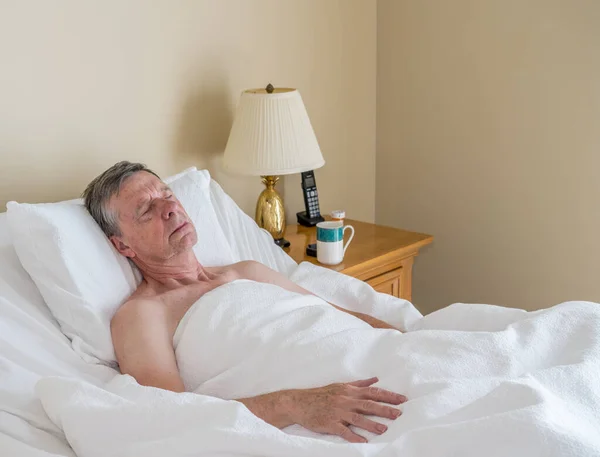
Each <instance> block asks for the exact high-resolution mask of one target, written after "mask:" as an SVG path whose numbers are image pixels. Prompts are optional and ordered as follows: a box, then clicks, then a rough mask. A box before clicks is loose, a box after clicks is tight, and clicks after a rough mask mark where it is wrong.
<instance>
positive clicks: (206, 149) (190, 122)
mask: <svg viewBox="0 0 600 457" xmlns="http://www.w3.org/2000/svg"><path fill="white" fill-rule="evenodd" d="M199 79H200V80H201V81H202V82H201V84H200V85H199V86H197V87H196V88H194V89H193V90H191V91H190V92H189V95H188V97H187V98H186V99H185V102H184V103H183V105H182V108H181V115H180V120H179V125H178V128H177V129H176V132H175V138H174V144H173V155H174V157H173V159H174V162H175V163H176V165H177V169H178V170H181V169H183V168H185V167H189V166H196V167H198V168H206V169H208V171H209V172H210V174H211V176H212V178H213V179H215V180H216V181H217V182H218V183H219V184H220V185H221V186H222V187H223V189H225V191H226V192H227V193H228V194H229V195H230V196H231V197H232V198H233V199H234V200H235V202H236V203H237V204H238V205H239V206H240V207H241V208H242V210H243V211H245V212H246V213H247V214H249V215H252V216H253V215H254V209H255V206H256V199H257V197H258V195H259V193H260V192H261V191H262V190H263V189H264V186H263V185H262V184H261V182H260V179H258V178H257V177H256V176H240V175H232V174H228V173H226V172H225V171H224V170H223V166H222V162H223V152H224V151H225V146H226V145H227V139H228V138H229V132H230V130H231V126H232V124H233V117H234V112H235V106H236V104H237V102H238V97H239V94H236V95H235V100H233V99H232V91H231V88H230V87H229V83H228V80H227V78H226V77H225V76H223V75H222V74H218V75H217V74H216V73H213V74H210V75H204V76H202V77H199ZM278 190H279V192H280V193H281V194H282V196H283V185H280V186H279V189H278Z"/></svg>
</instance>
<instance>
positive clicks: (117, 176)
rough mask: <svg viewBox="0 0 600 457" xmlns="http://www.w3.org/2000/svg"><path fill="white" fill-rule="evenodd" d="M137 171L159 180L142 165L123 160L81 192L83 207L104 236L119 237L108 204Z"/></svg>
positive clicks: (113, 215) (115, 221)
mask: <svg viewBox="0 0 600 457" xmlns="http://www.w3.org/2000/svg"><path fill="white" fill-rule="evenodd" d="M139 171H145V172H147V173H152V174H153V175H154V176H156V177H157V178H159V179H160V176H158V175H157V174H156V173H154V172H153V171H152V170H150V169H149V168H148V167H146V165H144V164H143V163H131V162H127V161H126V160H124V161H122V162H119V163H116V164H114V165H113V166H112V167H110V168H109V169H108V170H106V171H105V172H104V173H102V174H101V175H100V176H97V177H96V178H94V180H93V181H92V182H91V183H89V184H88V186H87V187H86V189H85V190H84V191H83V194H82V197H83V199H84V201H85V207H86V208H87V210H88V211H89V212H90V214H91V215H92V217H93V218H94V220H95V221H96V222H97V223H98V225H99V226H100V228H101V229H102V231H103V232H104V233H105V234H106V236H109V237H110V236H112V235H117V236H119V235H121V229H120V228H119V221H118V215H117V214H115V212H114V211H111V210H110V208H108V202H109V201H110V199H111V198H112V196H113V195H119V191H120V190H121V185H122V184H123V182H124V181H125V180H126V179H127V178H129V177H130V176H131V175H133V174H135V173H137V172H139Z"/></svg>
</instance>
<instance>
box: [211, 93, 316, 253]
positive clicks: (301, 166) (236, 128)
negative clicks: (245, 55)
mask: <svg viewBox="0 0 600 457" xmlns="http://www.w3.org/2000/svg"><path fill="white" fill-rule="evenodd" d="M324 164H325V160H323V155H322V154H321V149H319V143H318V142H317V137H316V136H315V132H314V131H313V128H312V126H311V124H310V120H309V119H308V114H307V113H306V109H305V108H304V103H303V102H302V97H300V92H298V91H297V90H296V89H290V88H283V87H278V88H275V87H273V86H272V85H271V84H269V85H268V86H267V87H266V88H265V89H249V90H245V91H244V92H242V95H241V97H240V102H239V104H238V106H237V110H236V113H235V117H234V120H233V125H232V127H231V132H230V133H229V139H228V140H227V146H226V147H225V156H224V158H223V167H224V169H225V170H226V171H228V172H231V173H237V174H243V175H251V176H261V177H262V182H263V183H264V185H265V186H266V189H265V190H263V191H262V193H261V194H260V195H259V197H258V201H257V203H256V216H255V218H256V223H257V224H258V225H259V227H262V228H264V229H266V230H267V231H268V232H269V233H270V234H271V235H272V236H273V239H274V240H275V243H276V244H277V245H278V246H281V247H286V246H289V244H290V243H289V241H287V240H285V238H284V237H283V236H284V234H285V211H284V207H283V199H282V198H281V195H279V193H278V192H277V191H276V190H275V183H277V181H278V180H279V176H280V175H289V174H292V173H301V172H303V171H308V170H314V169H315V168H319V167H322V166H323V165H324Z"/></svg>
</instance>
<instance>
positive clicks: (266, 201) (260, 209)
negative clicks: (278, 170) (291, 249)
mask: <svg viewBox="0 0 600 457" xmlns="http://www.w3.org/2000/svg"><path fill="white" fill-rule="evenodd" d="M261 179H262V182H263V184H264V185H265V187H266V189H265V190H263V191H262V192H261V193H260V195H259V196H258V201H257V202H256V216H255V220H256V223H257V224H258V226H259V227H261V228H264V229H265V230H266V231H267V232H269V233H270V234H271V236H272V237H273V240H274V241H275V244H276V245H277V246H280V247H288V246H289V245H290V242H289V241H288V240H286V239H284V238H283V235H284V234H285V210H284V208H283V199H282V198H281V195H279V193H278V192H277V191H276V190H275V183H277V181H279V176H261Z"/></svg>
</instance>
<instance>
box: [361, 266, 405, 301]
mask: <svg viewBox="0 0 600 457" xmlns="http://www.w3.org/2000/svg"><path fill="white" fill-rule="evenodd" d="M401 275H402V268H396V269H395V270H392V271H388V272H387V273H384V274H382V275H379V276H375V277H374V278H371V279H369V280H368V281H367V284H369V285H370V286H371V287H372V288H373V289H375V290H376V291H377V292H383V293H384V294H389V295H393V296H394V297H400V296H401V292H402V291H401V290H400V284H401V281H400V277H401Z"/></svg>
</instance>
